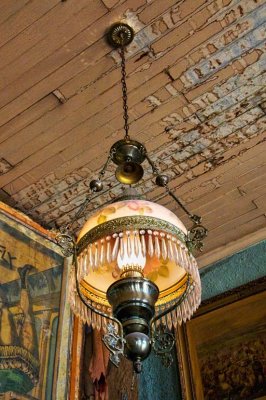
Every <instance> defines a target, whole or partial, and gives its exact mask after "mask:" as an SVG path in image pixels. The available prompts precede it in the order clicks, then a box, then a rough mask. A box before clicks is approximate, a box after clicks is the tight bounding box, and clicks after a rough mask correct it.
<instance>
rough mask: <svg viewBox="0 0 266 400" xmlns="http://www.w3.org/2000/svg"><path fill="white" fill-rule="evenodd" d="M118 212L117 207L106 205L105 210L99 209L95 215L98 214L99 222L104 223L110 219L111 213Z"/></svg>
mask: <svg viewBox="0 0 266 400" xmlns="http://www.w3.org/2000/svg"><path fill="white" fill-rule="evenodd" d="M115 213H116V207H106V208H104V209H103V210H99V211H98V213H96V214H95V217H97V216H98V218H97V224H98V225H100V224H103V223H104V222H106V221H107V220H108V216H109V215H110V214H115Z"/></svg>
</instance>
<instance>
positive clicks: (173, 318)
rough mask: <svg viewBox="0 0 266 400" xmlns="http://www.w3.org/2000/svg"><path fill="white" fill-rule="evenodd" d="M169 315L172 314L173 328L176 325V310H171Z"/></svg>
mask: <svg viewBox="0 0 266 400" xmlns="http://www.w3.org/2000/svg"><path fill="white" fill-rule="evenodd" d="M171 315H172V321H173V325H174V328H175V329H176V327H177V318H176V311H175V310H174V311H172V312H171Z"/></svg>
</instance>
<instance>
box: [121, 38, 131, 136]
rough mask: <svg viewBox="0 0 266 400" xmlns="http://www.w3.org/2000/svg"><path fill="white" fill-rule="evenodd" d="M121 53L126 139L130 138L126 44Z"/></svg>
mask: <svg viewBox="0 0 266 400" xmlns="http://www.w3.org/2000/svg"><path fill="white" fill-rule="evenodd" d="M119 54H120V57H121V74H122V77H121V84H122V96H123V109H124V116H123V118H124V121H125V124H124V130H125V138H124V139H125V140H130V137H129V134H128V131H129V125H128V106H127V83H126V61H125V49H124V46H121V47H120V49H119Z"/></svg>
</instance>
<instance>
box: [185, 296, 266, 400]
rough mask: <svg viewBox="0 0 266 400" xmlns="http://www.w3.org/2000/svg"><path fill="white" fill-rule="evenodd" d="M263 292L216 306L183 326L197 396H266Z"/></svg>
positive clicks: (203, 399)
mask: <svg viewBox="0 0 266 400" xmlns="http://www.w3.org/2000/svg"><path fill="white" fill-rule="evenodd" d="M265 304H266V292H261V293H258V294H256V295H253V296H250V297H247V298H245V299H242V300H239V301H236V302H234V303H232V304H228V305H226V306H224V307H220V308H218V309H216V310H214V311H211V312H208V313H206V314H204V315H201V316H199V317H196V318H195V319H193V320H191V321H190V322H188V323H187V325H186V332H187V340H188V343H189V357H190V365H191V369H192V381H193V386H194V394H195V398H196V399H197V400H227V399H228V400H229V399H230V400H241V399H243V400H255V399H256V400H258V399H264V398H265V396H266V374H265V371H266V309H265Z"/></svg>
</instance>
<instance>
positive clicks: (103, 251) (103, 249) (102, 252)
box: [100, 239, 105, 265]
mask: <svg viewBox="0 0 266 400" xmlns="http://www.w3.org/2000/svg"><path fill="white" fill-rule="evenodd" d="M104 244H105V240H104V239H101V251H100V265H104V264H105V245H104Z"/></svg>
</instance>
